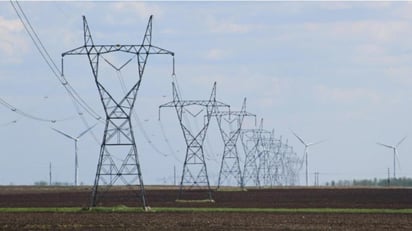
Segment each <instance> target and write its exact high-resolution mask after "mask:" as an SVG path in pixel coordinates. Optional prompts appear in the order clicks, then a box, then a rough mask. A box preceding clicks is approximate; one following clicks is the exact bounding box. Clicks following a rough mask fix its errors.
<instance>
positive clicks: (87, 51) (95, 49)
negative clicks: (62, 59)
mask: <svg viewBox="0 0 412 231" xmlns="http://www.w3.org/2000/svg"><path fill="white" fill-rule="evenodd" d="M119 51H120V52H125V53H130V54H136V55H140V54H144V55H147V54H149V55H154V54H160V55H165V54H169V55H172V56H174V52H172V51H169V50H166V49H163V48H160V47H157V46H153V45H84V46H81V47H78V48H75V49H72V50H69V51H66V52H64V53H62V56H66V55H102V54H107V53H112V52H119Z"/></svg>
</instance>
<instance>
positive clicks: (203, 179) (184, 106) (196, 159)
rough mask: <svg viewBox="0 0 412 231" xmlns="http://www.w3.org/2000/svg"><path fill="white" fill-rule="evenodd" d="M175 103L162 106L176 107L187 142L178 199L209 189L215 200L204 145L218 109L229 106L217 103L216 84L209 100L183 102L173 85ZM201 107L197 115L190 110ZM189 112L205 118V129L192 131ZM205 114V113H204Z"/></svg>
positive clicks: (209, 197)
mask: <svg viewBox="0 0 412 231" xmlns="http://www.w3.org/2000/svg"><path fill="white" fill-rule="evenodd" d="M172 90H173V101H171V102H169V103H166V104H163V105H160V106H159V113H160V109H161V108H163V107H174V108H175V109H176V113H177V117H178V119H179V123H180V126H181V128H182V131H183V136H184V138H185V141H186V157H185V161H184V164H183V173H182V178H181V181H180V188H179V195H178V199H182V194H183V191H185V190H190V189H193V188H202V186H203V187H204V186H206V187H207V190H208V191H207V193H208V199H209V200H210V201H212V200H213V198H212V192H211V189H210V183H209V176H208V173H207V167H206V161H205V155H204V149H203V143H204V141H205V138H206V132H207V129H208V127H209V123H210V120H211V117H212V115H213V113H214V112H215V110H216V109H217V108H218V107H227V108H229V105H227V104H224V103H222V102H219V101H216V82H215V83H214V85H213V90H212V94H211V95H210V98H209V100H181V99H180V97H179V94H178V92H177V90H176V86H175V84H174V83H172ZM193 107H197V108H199V107H201V108H202V110H201V111H200V112H198V113H196V114H193V113H192V112H191V111H190V108H193ZM185 112H187V113H188V114H190V115H191V116H192V117H197V116H199V115H203V116H204V124H203V127H201V128H200V130H198V131H193V129H191V127H190V124H189V121H188V118H185V119H184V113H185ZM202 112H204V113H202Z"/></svg>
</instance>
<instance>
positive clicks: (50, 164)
mask: <svg viewBox="0 0 412 231" xmlns="http://www.w3.org/2000/svg"><path fill="white" fill-rule="evenodd" d="M51 185H52V163H51V162H50V163H49V186H51Z"/></svg>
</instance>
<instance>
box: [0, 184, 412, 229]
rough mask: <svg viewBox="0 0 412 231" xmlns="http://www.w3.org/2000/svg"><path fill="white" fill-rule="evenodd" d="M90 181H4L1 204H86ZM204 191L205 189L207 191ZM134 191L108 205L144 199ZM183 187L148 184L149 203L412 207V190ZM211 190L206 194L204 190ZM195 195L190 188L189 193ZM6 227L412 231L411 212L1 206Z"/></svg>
mask: <svg viewBox="0 0 412 231" xmlns="http://www.w3.org/2000/svg"><path fill="white" fill-rule="evenodd" d="M90 190H91V189H90V188H89V187H77V188H74V187H56V188H49V187H43V188H41V187H40V188H36V187H0V207H3V208H12V207H14V208H16V207H24V208H27V207H87V206H88V205H89V201H90V196H91V192H90ZM200 193H202V194H204V192H200ZM128 195H130V191H129V190H122V189H116V190H112V191H110V192H109V193H108V194H106V197H107V198H109V199H108V200H107V201H101V204H100V205H102V206H119V205H122V206H141V204H140V203H139V202H138V201H137V200H136V198H132V197H130V196H128ZM177 195H178V191H177V190H176V189H166V188H160V187H152V188H149V187H148V188H147V190H146V196H147V200H148V204H149V206H151V207H152V208H154V210H155V208H156V207H169V208H173V207H214V208H378V209H385V208H387V209H410V208H412V189H405V188H275V189H249V190H248V191H215V192H213V198H214V200H215V203H206V202H203V203H200V202H176V198H177ZM204 195H206V194H204ZM189 198H190V195H189ZM0 229H2V230H412V214H409V213H396V214H389V213H336V212H333V213H324V212H322V213H316V212H314V213H307V212H306V213H301V212H296V213H293V212H287V213H286V212H252V211H250V212H249V211H247V210H246V211H244V212H147V213H143V212H113V213H112V212H77V213H72V212H71V213H62V212H37V213H33V212H1V213H0Z"/></svg>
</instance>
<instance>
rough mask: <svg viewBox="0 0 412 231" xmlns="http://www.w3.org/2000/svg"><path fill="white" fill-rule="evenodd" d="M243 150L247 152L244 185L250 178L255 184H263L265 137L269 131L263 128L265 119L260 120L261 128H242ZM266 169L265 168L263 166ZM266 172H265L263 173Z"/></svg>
mask: <svg viewBox="0 0 412 231" xmlns="http://www.w3.org/2000/svg"><path fill="white" fill-rule="evenodd" d="M240 133H241V134H240V138H241V141H242V146H243V150H244V152H245V162H244V167H243V181H244V182H243V184H244V185H243V187H244V186H246V185H247V183H248V181H249V180H253V183H254V185H255V186H261V184H262V183H263V182H262V172H261V171H262V165H263V164H264V163H262V162H264V161H265V160H263V159H264V157H265V155H264V154H265V151H264V150H263V147H264V143H263V142H264V139H265V134H267V133H268V132H267V131H265V130H264V129H263V119H261V121H260V126H259V128H254V129H242V130H241V132H240ZM263 169H264V168H263ZM264 174H265V173H264V172H263V175H264Z"/></svg>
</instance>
